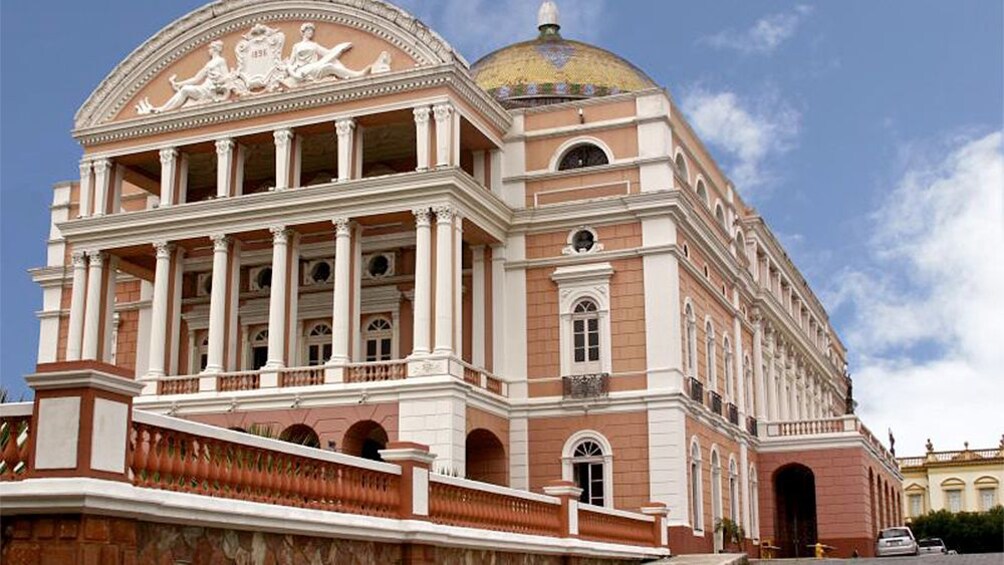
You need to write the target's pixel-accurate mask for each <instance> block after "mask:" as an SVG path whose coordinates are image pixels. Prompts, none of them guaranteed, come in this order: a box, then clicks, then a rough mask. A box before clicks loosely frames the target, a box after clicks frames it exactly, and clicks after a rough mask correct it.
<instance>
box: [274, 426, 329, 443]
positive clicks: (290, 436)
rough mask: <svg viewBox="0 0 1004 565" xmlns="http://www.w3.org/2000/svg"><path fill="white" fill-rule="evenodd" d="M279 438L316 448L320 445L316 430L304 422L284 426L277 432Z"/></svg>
mask: <svg viewBox="0 0 1004 565" xmlns="http://www.w3.org/2000/svg"><path fill="white" fill-rule="evenodd" d="M279 440H280V441H285V442H289V443H295V444H296V445H304V446H307V447H314V448H318V449H320V447H321V440H320V439H319V438H318V437H317V432H315V431H314V428H311V427H310V426H308V425H306V424H293V425H292V426H290V427H288V428H286V429H285V430H283V431H282V433H280V434H279Z"/></svg>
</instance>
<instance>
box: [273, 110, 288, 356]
mask: <svg viewBox="0 0 1004 565" xmlns="http://www.w3.org/2000/svg"><path fill="white" fill-rule="evenodd" d="M272 138H273V139H274V140H275V189H276V190H286V189H287V188H289V173H290V170H291V168H292V157H293V152H292V149H293V130H291V129H278V130H275V131H274V132H272ZM272 272H273V273H275V270H274V269H273V270H272ZM270 331H271V330H270ZM271 335H272V334H271V333H269V336H270V337H269V341H271Z"/></svg>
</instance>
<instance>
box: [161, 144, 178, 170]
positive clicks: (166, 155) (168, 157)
mask: <svg viewBox="0 0 1004 565" xmlns="http://www.w3.org/2000/svg"><path fill="white" fill-rule="evenodd" d="M177 158H178V149H177V148H175V147H165V148H164V149H161V150H160V165H161V166H162V167H166V166H167V165H170V164H171V163H173V162H174V161H175V159H177Z"/></svg>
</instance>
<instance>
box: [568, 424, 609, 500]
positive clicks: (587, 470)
mask: <svg viewBox="0 0 1004 565" xmlns="http://www.w3.org/2000/svg"><path fill="white" fill-rule="evenodd" d="M572 469H573V472H574V475H575V483H576V484H577V485H578V486H579V488H581V489H582V494H581V495H580V496H579V500H580V501H581V502H584V503H586V504H594V505H596V506H603V501H604V496H603V490H604V488H603V487H604V484H603V449H602V448H601V447H600V444H598V443H596V442H595V441H590V440H586V441H583V442H580V443H579V445H577V446H575V451H574V452H572Z"/></svg>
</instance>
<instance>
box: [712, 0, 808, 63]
mask: <svg viewBox="0 0 1004 565" xmlns="http://www.w3.org/2000/svg"><path fill="white" fill-rule="evenodd" d="M810 13H812V8H811V7H810V6H796V7H795V9H794V10H792V11H790V12H782V13H778V14H771V15H769V16H764V17H762V18H760V19H759V20H757V21H756V22H755V23H754V24H753V27H751V28H749V29H747V30H745V31H735V30H731V29H729V30H724V31H720V32H718V33H716V34H714V35H710V36H707V37H704V38H701V40H700V41H701V43H706V44H708V45H710V46H712V47H715V48H717V49H732V50H735V51H739V52H741V53H746V54H766V53H771V52H773V51H774V50H775V49H777V48H778V46H780V45H781V44H782V43H784V42H785V41H786V40H787V39H789V38H790V37H792V36H793V35H795V31H796V30H797V29H798V26H799V25H801V23H802V21H804V20H805V18H806V17H807V16H808V15H809V14H810Z"/></svg>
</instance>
